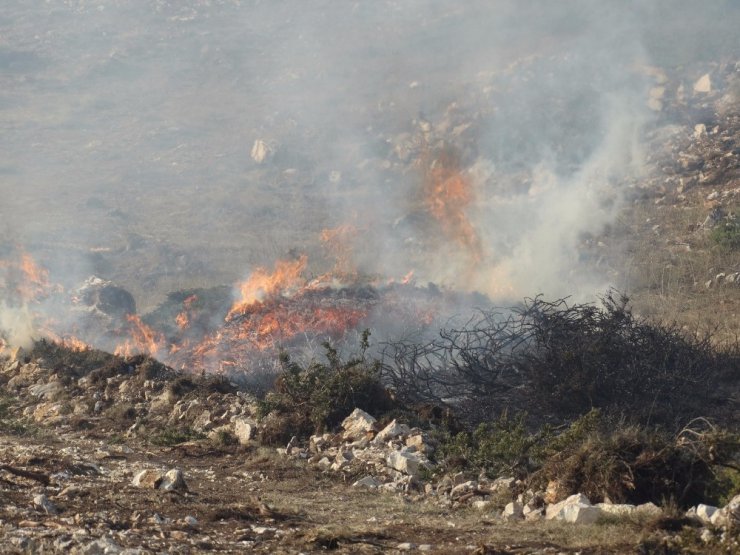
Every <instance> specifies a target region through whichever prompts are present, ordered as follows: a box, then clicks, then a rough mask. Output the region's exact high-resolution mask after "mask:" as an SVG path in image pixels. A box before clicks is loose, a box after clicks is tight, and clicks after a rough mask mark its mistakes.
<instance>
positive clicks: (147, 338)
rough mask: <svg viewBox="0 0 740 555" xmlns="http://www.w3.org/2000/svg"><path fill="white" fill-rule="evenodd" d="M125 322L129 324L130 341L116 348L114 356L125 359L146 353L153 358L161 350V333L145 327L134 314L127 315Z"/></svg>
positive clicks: (162, 338)
mask: <svg viewBox="0 0 740 555" xmlns="http://www.w3.org/2000/svg"><path fill="white" fill-rule="evenodd" d="M126 320H128V322H129V323H130V324H131V330H130V333H131V339H128V340H126V341H125V342H124V343H122V344H121V345H119V346H118V347H116V349H115V351H113V353H114V354H116V355H119V356H124V357H127V356H131V355H132V354H135V353H146V354H148V355H151V356H154V355H156V354H157V353H158V352H159V351H160V350H161V349H162V346H163V345H164V337H163V336H162V334H161V333H158V332H156V331H154V330H153V329H152V328H150V327H149V326H147V325H146V324H145V323H144V322H142V321H141V318H139V317H138V316H137V315H135V314H129V315H127V316H126Z"/></svg>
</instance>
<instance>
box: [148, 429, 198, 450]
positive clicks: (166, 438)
mask: <svg viewBox="0 0 740 555" xmlns="http://www.w3.org/2000/svg"><path fill="white" fill-rule="evenodd" d="M205 437H206V436H205V435H204V434H202V433H200V432H196V431H195V430H193V429H191V428H165V429H163V430H162V431H160V432H159V433H157V434H155V435H153V436H151V437H150V438H149V441H150V442H151V443H152V444H154V445H158V446H160V447H171V446H173V445H179V444H180V443H185V442H188V441H195V440H198V439H205Z"/></svg>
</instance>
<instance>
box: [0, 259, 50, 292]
mask: <svg viewBox="0 0 740 555" xmlns="http://www.w3.org/2000/svg"><path fill="white" fill-rule="evenodd" d="M0 268H2V269H3V270H4V275H3V276H2V279H1V281H0V289H6V288H9V289H10V290H13V291H15V294H17V295H18V297H20V299H21V300H22V301H24V302H28V301H34V300H38V299H39V298H41V297H43V296H45V295H48V294H49V293H51V292H52V291H53V290H55V289H58V290H61V287H60V286H54V287H52V285H51V284H50V283H49V271H48V270H47V269H46V268H43V267H41V266H39V265H38V264H37V263H36V262H35V261H34V259H33V258H32V257H31V255H30V254H28V253H25V252H20V262H10V261H3V262H1V263H0Z"/></svg>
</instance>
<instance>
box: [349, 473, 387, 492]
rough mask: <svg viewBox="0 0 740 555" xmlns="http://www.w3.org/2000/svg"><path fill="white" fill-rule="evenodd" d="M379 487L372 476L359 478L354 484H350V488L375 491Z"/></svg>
mask: <svg viewBox="0 0 740 555" xmlns="http://www.w3.org/2000/svg"><path fill="white" fill-rule="evenodd" d="M381 485H382V484H381V483H380V482H379V481H378V480H377V479H375V478H374V477H373V476H365V477H364V478H361V479H359V480H357V481H356V482H355V483H354V484H352V487H355V488H360V487H362V488H370V489H377V488H378V487H380V486H381Z"/></svg>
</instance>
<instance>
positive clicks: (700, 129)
mask: <svg viewBox="0 0 740 555" xmlns="http://www.w3.org/2000/svg"><path fill="white" fill-rule="evenodd" d="M706 134H707V126H706V125H704V124H703V123H697V124H696V125H695V126H694V138H695V139H698V138H700V137H702V136H703V135H706Z"/></svg>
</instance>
